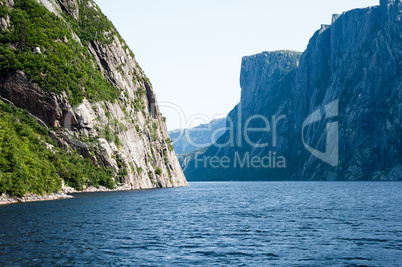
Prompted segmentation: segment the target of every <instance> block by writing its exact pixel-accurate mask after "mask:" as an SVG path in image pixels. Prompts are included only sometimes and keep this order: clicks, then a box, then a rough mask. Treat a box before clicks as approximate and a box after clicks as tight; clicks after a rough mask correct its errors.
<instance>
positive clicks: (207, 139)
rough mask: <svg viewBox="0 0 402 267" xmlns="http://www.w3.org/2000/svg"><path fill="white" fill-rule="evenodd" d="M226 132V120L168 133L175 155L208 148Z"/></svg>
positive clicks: (217, 120)
mask: <svg viewBox="0 0 402 267" xmlns="http://www.w3.org/2000/svg"><path fill="white" fill-rule="evenodd" d="M225 130H226V118H223V119H216V120H212V121H211V122H210V123H207V124H201V125H199V126H197V127H194V128H191V129H183V130H173V131H170V132H169V135H170V138H171V139H172V141H173V145H174V151H175V152H176V154H177V155H182V154H187V153H190V152H192V151H194V150H196V149H200V148H204V147H208V146H210V145H211V144H213V143H215V141H216V140H218V139H219V137H221V136H222V135H223V134H224V133H225Z"/></svg>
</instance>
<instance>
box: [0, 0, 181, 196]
mask: <svg viewBox="0 0 402 267" xmlns="http://www.w3.org/2000/svg"><path fill="white" fill-rule="evenodd" d="M0 39H1V44H0V58H1V61H0V96H1V98H2V99H3V100H4V101H6V102H7V103H8V102H11V103H12V104H14V105H15V106H17V107H20V108H23V109H25V110H27V111H28V112H29V113H30V114H31V115H33V116H35V117H36V118H37V120H38V121H39V122H40V124H41V125H42V126H43V127H45V128H47V130H48V131H49V135H50V136H51V137H52V139H53V140H54V141H56V144H57V146H59V147H61V148H63V150H64V151H78V152H79V154H81V155H82V157H84V158H86V159H89V160H90V162H92V164H93V165H94V166H100V167H102V168H105V169H108V170H111V173H112V178H113V180H114V181H115V182H116V185H115V186H116V187H117V186H119V187H120V188H124V189H144V188H160V187H175V186H187V182H186V179H185V177H184V174H183V172H182V169H181V167H180V165H179V162H178V160H177V158H176V155H175V153H174V151H173V146H172V141H171V140H170V138H169V135H168V131H167V128H166V125H165V123H164V121H163V118H162V116H161V114H160V111H159V107H158V103H157V100H156V97H155V93H154V91H153V88H152V85H151V83H150V81H149V80H148V78H147V77H146V76H145V74H144V72H143V71H142V69H141V68H140V66H139V65H138V63H137V61H136V60H135V56H134V54H133V52H132V51H131V50H130V49H129V48H128V46H127V44H126V43H125V41H124V40H123V39H122V37H121V36H120V35H119V33H118V32H117V30H116V29H115V27H114V26H113V24H112V23H111V22H110V21H109V20H108V19H107V18H106V17H105V16H104V15H103V14H102V12H101V11H100V9H99V7H98V6H97V5H96V3H95V2H94V1H92V0H39V1H34V0H0ZM145 42H146V40H145ZM13 112H16V111H13ZM22 126H23V127H24V124H22ZM32 127H36V126H32ZM55 153H56V152H55ZM60 153H61V152H60ZM0 154H1V153H0ZM53 163H54V162H53ZM24 164H25V163H24ZM26 164H28V163H26ZM31 167H32V166H31ZM4 168H5V167H4ZM77 168H78V166H77ZM15 171H16V170H13V169H11V170H10V175H11V174H13V172H15ZM3 173H5V172H4V171H3V172H2V171H1V170H0V174H2V175H3ZM57 173H58V175H59V176H60V177H62V171H60V170H57ZM4 175H5V174H4ZM39 176H40V174H39ZM4 177H6V176H4ZM7 177H8V176H7ZM4 179H6V178H4ZM67 185H69V186H72V187H76V188H86V187H88V186H91V185H94V183H93V182H92V181H91V180H89V179H84V178H83V180H82V182H80V184H76V185H75V186H74V184H73V183H67ZM95 185H99V184H97V183H95ZM101 185H104V186H107V187H110V188H113V187H114V185H110V184H109V185H107V184H101ZM0 193H2V192H0ZM47 193H50V192H47Z"/></svg>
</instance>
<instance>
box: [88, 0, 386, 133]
mask: <svg viewBox="0 0 402 267" xmlns="http://www.w3.org/2000/svg"><path fill="white" fill-rule="evenodd" d="M95 1H96V2H97V3H98V5H99V6H100V8H101V9H102V11H103V13H104V14H106V15H107V16H108V18H109V19H110V20H111V21H112V22H113V23H114V25H115V26H116V28H117V29H118V30H119V32H120V34H121V35H122V36H123V38H124V39H125V40H126V42H127V43H128V45H129V46H130V48H131V49H132V50H133V52H134V54H135V55H136V58H137V60H138V62H139V64H140V66H141V67H142V69H143V70H144V72H145V73H146V75H147V76H148V78H150V80H151V82H152V84H153V87H154V89H155V91H156V94H157V98H158V101H159V102H160V104H161V110H162V113H163V115H164V116H165V117H167V123H168V128H169V130H172V129H176V128H182V127H188V126H195V124H199V123H201V122H203V121H202V120H200V119H197V120H191V118H192V116H194V115H196V116H197V114H202V115H204V118H205V120H210V119H213V118H214V117H215V116H219V117H222V116H223V115H225V114H227V113H228V112H229V111H230V110H231V109H232V108H233V107H234V106H235V105H236V103H237V102H238V101H239V99H240V86H239V75H240V66H241V59H242V57H243V56H246V55H252V54H256V53H260V52H262V51H274V50H283V49H287V50H297V51H303V50H304V49H305V48H306V46H307V44H308V40H309V39H310V37H311V36H312V35H313V33H314V32H315V31H316V30H318V29H319V28H320V25H321V24H330V22H331V18H332V14H334V13H342V12H343V11H347V10H350V9H353V8H362V7H367V6H373V5H378V3H379V1H378V0H336V1H335V0H334V1H325V0H305V1H300V0H288V1H278V0H276V1H271V0H265V1H264V0H248V1H245V0H214V1H212V0H203V1H191V0H171V1H166V0H165V1H162V0H142V1H139V0H129V1H127V0H113V1H111V0H95ZM165 102H170V103H173V104H175V105H177V106H179V107H180V108H181V109H182V110H183V112H184V114H185V116H186V119H187V124H191V125H186V124H185V122H184V121H182V122H181V120H180V117H179V115H178V113H177V112H175V111H174V110H172V109H171V108H168V107H163V106H165V104H164V103H165ZM193 118H194V117H193ZM190 121H191V123H190Z"/></svg>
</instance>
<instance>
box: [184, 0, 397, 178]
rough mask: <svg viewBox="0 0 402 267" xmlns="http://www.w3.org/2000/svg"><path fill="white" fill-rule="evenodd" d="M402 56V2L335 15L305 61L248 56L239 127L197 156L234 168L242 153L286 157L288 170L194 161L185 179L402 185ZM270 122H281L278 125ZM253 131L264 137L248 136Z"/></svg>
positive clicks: (286, 55) (294, 56)
mask: <svg viewBox="0 0 402 267" xmlns="http://www.w3.org/2000/svg"><path fill="white" fill-rule="evenodd" d="M401 51H402V15H401V2H400V1H381V5H380V6H377V7H371V8H365V9H357V10H352V11H349V12H346V13H344V14H343V15H341V16H339V15H335V16H334V17H333V23H332V25H323V26H322V28H321V29H320V30H319V31H317V32H316V33H315V34H314V36H313V37H312V38H311V40H310V42H309V45H308V47H307V49H306V51H305V52H304V53H303V54H302V55H301V56H300V54H298V53H295V52H289V51H279V52H264V53H262V54H258V55H254V56H251V57H245V58H243V63H242V70H241V78H240V83H241V87H242V99H241V102H240V104H239V105H238V106H237V107H235V108H234V109H233V111H232V112H231V113H230V114H229V118H231V119H232V121H233V125H234V126H232V125H230V122H228V128H230V129H233V130H228V131H227V133H226V134H225V135H224V136H222V138H221V139H220V140H218V142H217V143H220V144H222V143H226V142H229V141H230V140H234V141H233V142H232V143H231V144H230V145H227V146H224V147H217V146H214V145H212V146H211V147H210V148H208V150H207V151H206V152H205V153H202V154H200V155H198V157H197V158H198V159H202V158H203V157H208V156H209V157H211V156H215V155H216V156H218V157H219V158H222V157H225V156H228V157H229V158H230V159H231V161H232V163H233V161H236V155H240V159H241V160H243V159H244V157H242V156H244V154H246V153H249V155H250V158H251V157H252V156H257V157H259V158H261V157H263V156H269V155H270V153H271V157H270V158H271V159H272V158H273V154H272V153H275V155H277V156H279V155H280V156H283V157H284V158H285V159H286V167H285V168H272V166H270V167H268V168H264V167H262V168H253V167H251V168H241V167H239V165H240V164H238V165H237V166H236V167H233V165H232V166H231V167H229V168H222V167H218V168H211V167H210V165H208V164H207V167H206V168H204V167H205V166H204V165H203V161H199V162H197V159H196V155H195V154H193V155H192V158H193V160H192V161H190V162H189V164H188V165H186V166H185V167H186V170H185V173H186V175H187V177H188V178H189V179H190V180H191V179H196V180H198V179H200V180H202V179H204V177H209V178H208V179H210V180H214V179H218V180H226V179H239V180H243V179H244V180H260V179H262V180H278V179H292V180H344V179H346V180H370V179H374V180H379V179H386V180H398V179H401V178H402V151H401V150H402V144H401V139H400V133H401V132H402V131H401V126H402V124H401V123H402V92H401V89H402V83H401V77H402V75H401V74H402V73H401V69H402V55H401V53H402V52H401ZM317 110H318V111H317ZM311 114H313V116H310V115H311ZM256 115H257V116H256ZM253 116H254V119H251V120H250V118H252V117H253ZM272 116H275V119H278V118H281V116H284V117H283V119H280V120H278V121H277V123H276V120H273V117H272ZM263 118H266V119H267V120H266V121H264V119H263ZM239 122H241V123H239ZM267 122H268V123H267ZM239 125H240V126H241V127H239ZM247 126H248V127H247ZM249 126H251V128H254V129H257V128H259V129H262V128H264V130H262V131H261V130H259V131H258V130H257V131H249V132H247V134H245V128H250V127H249ZM335 130H336V131H335ZM273 135H274V137H275V138H273ZM262 144H267V145H264V146H260V145H262ZM309 149H310V151H309ZM326 150H327V151H326ZM325 152H328V153H325ZM314 153H315V155H313V154H314ZM277 159H278V158H277ZM187 161H188V158H187ZM240 162H241V161H237V163H240ZM197 163H198V164H197ZM197 165H198V166H197ZM271 165H272V164H271Z"/></svg>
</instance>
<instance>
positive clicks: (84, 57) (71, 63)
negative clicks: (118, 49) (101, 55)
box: [0, 0, 119, 105]
mask: <svg viewBox="0 0 402 267" xmlns="http://www.w3.org/2000/svg"><path fill="white" fill-rule="evenodd" d="M0 1H2V2H3V5H0V17H6V16H9V17H10V24H11V26H10V27H9V29H8V30H6V31H0V75H7V74H8V73H10V72H12V71H16V70H22V71H24V72H25V73H26V74H27V76H28V77H29V79H30V80H31V81H32V82H34V83H37V84H38V85H39V86H40V87H41V88H42V89H43V90H45V91H47V92H54V93H61V92H63V91H65V92H67V95H68V97H69V101H70V103H71V104H72V105H75V104H78V103H81V102H82V100H83V98H84V96H86V97H87V98H88V99H93V100H106V99H107V100H113V99H116V98H117V97H118V95H119V93H118V89H117V88H115V87H113V86H112V85H111V84H110V83H109V82H108V81H107V80H106V79H105V78H104V77H103V76H102V72H101V71H100V69H99V68H98V67H97V65H96V64H94V59H93V57H92V56H91V55H90V53H89V52H88V49H87V47H86V46H82V45H81V44H80V43H79V42H77V41H76V40H75V39H74V38H73V36H72V33H71V27H70V26H69V24H67V22H66V21H65V20H63V19H62V18H59V17H57V16H56V15H54V14H53V13H51V12H49V11H48V10H47V9H46V8H45V7H43V6H42V5H40V4H38V3H37V2H36V1H34V0H15V7H14V8H13V9H10V8H8V7H7V6H6V5H5V4H4V0H0ZM84 2H87V1H84ZM83 10H84V9H83ZM85 10H88V11H87V12H83V14H82V20H80V21H79V22H76V23H75V24H74V25H73V28H76V30H77V32H78V34H79V35H80V37H81V38H83V43H84V44H86V43H87V42H88V41H92V40H95V39H96V38H105V37H103V34H100V31H105V30H108V29H110V27H112V26H113V25H111V23H110V21H108V20H107V19H106V18H104V19H99V20H98V23H96V24H94V25H92V26H91V23H93V22H94V21H96V20H93V18H94V17H95V14H94V12H97V11H95V10H94V9H90V8H86V9H85ZM91 10H92V11H91ZM100 14H101V13H100ZM101 18H103V17H101ZM69 22H71V20H69ZM90 22H91V23H90ZM110 25H111V26H110ZM87 27H88V28H87ZM36 47H39V48H40V50H41V53H34V52H33V51H34V48H36Z"/></svg>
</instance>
